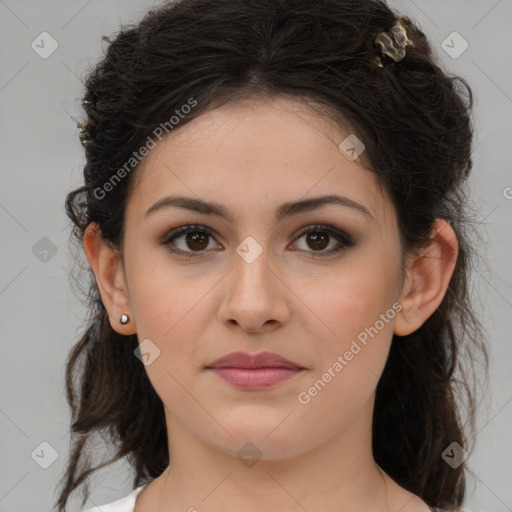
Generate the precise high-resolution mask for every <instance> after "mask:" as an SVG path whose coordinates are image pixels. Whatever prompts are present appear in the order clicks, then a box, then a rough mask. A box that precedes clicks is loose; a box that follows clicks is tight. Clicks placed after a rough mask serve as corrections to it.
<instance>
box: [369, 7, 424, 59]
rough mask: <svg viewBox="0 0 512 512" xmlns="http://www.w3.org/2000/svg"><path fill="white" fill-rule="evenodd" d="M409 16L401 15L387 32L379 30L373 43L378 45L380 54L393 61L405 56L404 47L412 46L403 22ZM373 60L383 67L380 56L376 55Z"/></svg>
mask: <svg viewBox="0 0 512 512" xmlns="http://www.w3.org/2000/svg"><path fill="white" fill-rule="evenodd" d="M408 21H409V18H407V16H402V17H401V18H400V19H398V20H397V21H396V23H395V24H394V25H393V27H392V28H391V30H390V31H389V32H380V33H379V34H378V35H377V37H376V38H375V45H376V46H378V47H379V49H380V53H381V55H386V56H388V57H389V58H390V59H392V60H393V61H395V62H400V61H401V60H402V59H403V58H404V57H405V47H406V46H408V45H409V46H414V43H413V42H412V41H411V40H410V39H409V38H408V37H407V32H406V30H405V28H404V26H403V22H405V23H407V22H408ZM373 61H374V62H375V63H376V64H377V65H378V66H379V67H381V68H382V67H384V65H383V64H382V60H381V58H380V57H379V56H378V55H376V56H375V57H374V58H373Z"/></svg>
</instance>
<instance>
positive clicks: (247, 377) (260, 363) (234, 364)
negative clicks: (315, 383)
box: [206, 352, 306, 390]
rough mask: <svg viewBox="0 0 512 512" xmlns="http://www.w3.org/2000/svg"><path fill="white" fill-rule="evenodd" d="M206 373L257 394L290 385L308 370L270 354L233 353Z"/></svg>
mask: <svg viewBox="0 0 512 512" xmlns="http://www.w3.org/2000/svg"><path fill="white" fill-rule="evenodd" d="M206 370H209V371H211V372H212V373H213V374H215V375H217V376H218V377H220V378H221V379H223V380H224V381H226V382H228V383H230V384H232V385H234V386H236V387H238V388H242V389H253V390H257V389H266V388H269V387H272V386H275V385H277V384H279V383H281V382H284V381H287V380H289V379H291V378H292V377H294V376H296V375H298V374H301V373H303V372H304V371H305V370H306V368H305V367H303V366H302V365H300V364H298V363H295V362H293V361H289V360H288V359H285V358H284V357H281V356H279V355H278V354H273V353H270V352H262V353H260V354H255V355H252V354H248V353H246V352H232V353H231V354H227V355H226V356H224V357H221V358H220V359H217V360H216V361H215V362H213V363H212V364H211V365H209V366H206Z"/></svg>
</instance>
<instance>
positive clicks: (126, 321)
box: [121, 314, 130, 325]
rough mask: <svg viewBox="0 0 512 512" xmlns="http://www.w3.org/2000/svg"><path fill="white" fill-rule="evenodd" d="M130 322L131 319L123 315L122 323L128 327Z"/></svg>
mask: <svg viewBox="0 0 512 512" xmlns="http://www.w3.org/2000/svg"><path fill="white" fill-rule="evenodd" d="M129 321H130V317H129V316H128V315H124V314H123V315H121V323H122V324H123V325H126V324H127V323H128V322H129Z"/></svg>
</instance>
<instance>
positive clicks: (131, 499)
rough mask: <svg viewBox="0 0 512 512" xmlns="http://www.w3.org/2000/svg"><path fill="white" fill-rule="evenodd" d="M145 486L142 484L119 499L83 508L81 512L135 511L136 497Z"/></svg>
mask: <svg viewBox="0 0 512 512" xmlns="http://www.w3.org/2000/svg"><path fill="white" fill-rule="evenodd" d="M143 488H144V485H141V486H140V487H137V488H136V489H134V490H133V491H132V492H131V493H130V494H128V495H126V496H124V497H123V498H121V499H119V500H116V501H113V502H112V503H107V504H106V505H100V506H97V507H93V508H88V509H87V510H82V511H80V512H133V509H134V508H135V499H136V498H137V495H138V494H139V493H140V492H141V491H142V489H143Z"/></svg>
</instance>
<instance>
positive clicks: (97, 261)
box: [83, 222, 137, 335]
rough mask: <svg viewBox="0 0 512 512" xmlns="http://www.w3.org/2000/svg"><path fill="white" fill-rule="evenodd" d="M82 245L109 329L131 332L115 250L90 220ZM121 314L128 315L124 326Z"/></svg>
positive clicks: (117, 252) (125, 295) (127, 299)
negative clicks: (108, 322) (107, 317)
mask: <svg viewBox="0 0 512 512" xmlns="http://www.w3.org/2000/svg"><path fill="white" fill-rule="evenodd" d="M83 247H84V252H85V255H86V256H87V260H88V261H89V265H90V266H91V269H92V271H93V273H94V277H95V278H96V283H97V285H98V289H99V292H100V295H101V300H102V302H103V304H104V306H105V308H106V310H107V312H108V316H109V320H110V325H111V326H112V329H114V330H115V331H116V332H118V333H119V334H124V335H129V334H135V333H136V332H137V330H136V328H135V322H134V319H133V314H132V309H131V305H130V300H129V296H128V288H127V286H126V280H125V276H124V270H123V264H122V260H121V258H120V256H119V251H117V250H115V249H113V248H112V247H111V246H110V245H109V244H108V243H107V242H105V240H104V239H103V237H102V235H101V230H100V228H99V226H98V225H97V224H96V223H94V222H91V223H90V224H89V225H88V226H87V229H86V230H85V233H84V241H83ZM123 313H124V314H127V315H128V316H129V317H130V321H129V323H128V324H126V325H123V324H122V323H121V315H122V314H123Z"/></svg>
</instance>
